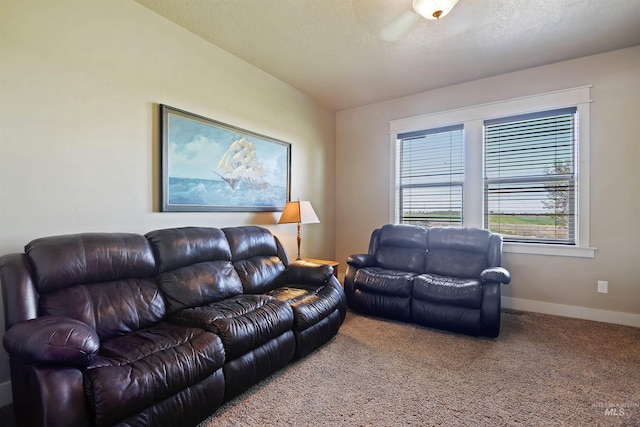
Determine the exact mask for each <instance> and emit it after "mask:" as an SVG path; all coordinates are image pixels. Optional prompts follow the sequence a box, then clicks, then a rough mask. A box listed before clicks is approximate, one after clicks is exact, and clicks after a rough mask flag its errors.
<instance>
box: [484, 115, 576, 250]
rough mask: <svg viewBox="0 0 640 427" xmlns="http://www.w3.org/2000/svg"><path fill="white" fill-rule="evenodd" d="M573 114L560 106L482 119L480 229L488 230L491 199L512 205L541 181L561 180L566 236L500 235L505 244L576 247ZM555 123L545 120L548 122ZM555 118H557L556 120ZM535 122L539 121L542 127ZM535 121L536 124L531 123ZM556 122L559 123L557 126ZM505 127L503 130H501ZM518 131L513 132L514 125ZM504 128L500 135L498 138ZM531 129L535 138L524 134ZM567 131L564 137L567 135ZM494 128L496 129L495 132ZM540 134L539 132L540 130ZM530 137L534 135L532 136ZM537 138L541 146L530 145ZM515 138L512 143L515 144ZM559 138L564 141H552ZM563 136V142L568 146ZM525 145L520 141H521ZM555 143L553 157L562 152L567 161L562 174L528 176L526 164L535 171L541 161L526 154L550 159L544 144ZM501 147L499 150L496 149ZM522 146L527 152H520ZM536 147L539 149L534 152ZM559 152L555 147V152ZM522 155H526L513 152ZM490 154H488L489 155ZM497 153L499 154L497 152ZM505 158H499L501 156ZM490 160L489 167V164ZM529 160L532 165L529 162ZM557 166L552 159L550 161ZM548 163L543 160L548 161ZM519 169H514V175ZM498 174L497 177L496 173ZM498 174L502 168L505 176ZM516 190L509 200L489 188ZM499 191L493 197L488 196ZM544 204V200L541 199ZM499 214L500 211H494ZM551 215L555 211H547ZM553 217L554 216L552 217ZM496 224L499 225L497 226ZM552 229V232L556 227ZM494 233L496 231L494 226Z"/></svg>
mask: <svg viewBox="0 0 640 427" xmlns="http://www.w3.org/2000/svg"><path fill="white" fill-rule="evenodd" d="M577 116H578V111H577V108H576V107H571V108H563V109H559V110H550V111H549V110H547V111H540V112H537V113H534V114H525V115H518V116H509V117H502V118H499V119H497V120H487V121H485V123H484V155H485V159H484V168H485V169H484V203H485V205H484V208H485V209H484V217H483V219H484V227H485V228H490V226H489V224H490V222H491V220H490V215H489V212H490V211H491V209H490V207H489V206H488V202H489V201H490V200H493V201H494V202H496V201H497V202H498V203H499V204H501V203H502V202H504V203H505V204H508V203H509V201H510V200H511V201H513V202H514V203H517V202H516V200H523V199H522V198H523V197H524V198H527V197H528V196H529V197H530V196H531V195H532V194H533V193H535V192H536V191H539V190H537V188H539V186H540V185H543V186H546V185H545V183H549V182H566V185H567V192H568V196H567V203H568V206H567V214H566V215H567V217H566V221H567V224H568V230H567V231H568V233H567V234H568V235H567V237H566V238H564V239H562V238H557V236H556V238H543V237H540V236H535V237H533V236H532V237H525V236H512V235H509V234H503V236H504V240H505V242H517V243H547V244H556V245H568V246H575V245H576V230H577V227H576V220H575V213H576V200H577V195H578V192H577V185H576V183H577V181H576V176H577V168H576V151H577V150H576V147H577V145H578V135H577ZM552 120H553V121H554V122H550V121H552ZM558 120H559V122H558ZM540 121H544V124H542V125H541V123H540ZM534 123H537V124H534ZM552 123H554V124H556V126H555V127H554V129H553V130H550V128H549V125H550V124H552ZM558 123H559V124H558ZM503 126H504V128H503ZM557 126H560V129H558V127H557ZM514 128H515V129H517V130H516V131H515V132H513V129H514ZM503 131H504V132H505V135H504V137H501V136H498V134H502V132H503ZM531 131H535V132H537V133H536V136H535V137H531V136H527V132H531ZM567 131H568V132H569V135H568V136H567ZM496 132H497V133H496ZM540 132H542V133H543V135H541V134H540ZM532 138H533V139H532ZM540 138H542V141H543V144H542V146H540V145H538V144H536V145H535V146H532V145H531V142H532V140H535V141H536V142H540V141H541V140H540ZM516 140H517V142H516ZM558 140H561V141H563V142H561V143H560V145H557V142H558ZM567 140H568V142H569V143H568V144H567ZM522 144H524V145H522ZM550 145H551V146H553V147H554V152H553V160H554V161H555V162H557V161H558V157H557V156H561V157H562V158H564V159H565V160H567V161H568V162H569V163H568V165H569V167H570V171H569V172H568V173H565V174H542V173H538V174H535V175H532V174H531V169H529V168H528V166H531V165H535V167H536V169H535V170H536V171H538V170H539V169H538V168H539V167H541V164H539V163H535V160H534V158H531V157H529V156H530V155H531V154H530V153H532V152H533V153H534V155H535V153H538V154H539V155H540V156H543V158H544V159H545V160H546V161H549V160H551V159H549V156H550V155H552V154H551V151H549V147H550ZM501 147H502V148H501ZM521 150H526V151H521ZM538 150H540V151H538ZM555 150H559V151H555ZM516 152H519V153H527V154H525V156H521V155H518V154H515V153H516ZM491 153H493V154H491ZM498 153H500V154H498ZM503 157H504V159H503ZM523 161H527V165H526V166H525V165H522V162H523ZM489 162H491V167H489ZM532 162H534V163H532ZM555 164H557V163H555ZM547 165H548V164H547ZM515 171H518V172H517V173H514V172H515ZM496 172H498V175H497V176H496V175H495V173H496ZM500 172H504V176H502V174H501V173H500ZM514 185H515V186H518V187H516V188H518V189H519V191H516V192H509V194H511V195H515V194H519V196H518V198H517V199H510V198H509V196H505V197H502V196H500V195H499V194H500V193H501V191H497V192H496V193H493V192H492V190H491V189H492V188H493V189H496V188H497V189H512V190H513V189H515V188H514V187H513V186H514ZM492 194H498V195H492ZM542 203H544V202H542ZM529 212H530V214H532V215H535V213H534V212H531V211H529ZM497 215H498V216H499V217H501V216H502V214H501V213H497ZM548 215H550V216H554V215H555V213H551V214H548ZM554 220H555V216H554ZM499 227H500V226H498V228H499ZM556 231H557V230H556ZM497 232H498V233H501V231H499V230H497Z"/></svg>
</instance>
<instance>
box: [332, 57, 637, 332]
mask: <svg viewBox="0 0 640 427" xmlns="http://www.w3.org/2000/svg"><path fill="white" fill-rule="evenodd" d="M469 66H473V64H469ZM638 76H640V46H638V47H634V48H630V49H625V50H620V51H615V52H609V53H605V54H601V55H596V56H590V57H585V58H581V59H576V60H572V61H566V62H562V63H557V64H552V65H548V66H543V67H538V68H532V69H528V70H524V71H520V72H514V73H510V74H505V75H501V76H497V77H493V78H488V79H483V80H478V81H473V82H468V83H464V84H460V85H456V86H450V87H446V88H443V89H439V90H434V91H430V92H425V93H420V94H416V95H413V96H409V97H404V98H400V99H394V100H390V101H387V102H383V103H378V104H375V105H369V106H365V107H361V108H355V109H351V110H346V111H341V112H339V113H338V114H337V117H336V127H337V131H336V135H337V136H336V138H337V141H336V176H337V182H338V183H339V184H338V187H337V193H336V216H337V218H338V222H337V229H336V256H337V259H339V260H345V259H346V258H347V257H348V256H349V255H350V254H352V253H361V252H366V251H367V248H368V242H369V235H370V233H371V231H372V230H373V229H374V228H375V227H379V226H380V225H382V224H385V223H386V222H388V221H389V203H390V202H389V200H390V194H389V193H390V186H389V180H390V172H389V171H390V161H391V160H390V156H389V152H390V151H389V150H390V142H389V134H388V132H389V121H390V120H394V119H399V118H404V117H411V116H417V115H422V114H428V113H434V112H440V111H446V110H450V109H456V108H461V107H467V106H472V105H477V104H482V103H487V102H493V101H501V100H506V99H510V98H517V97H522V96H527V95H534V94H540V93H545V92H550V91H556V90H561V89H568V88H573V87H578V86H584V85H593V88H592V91H591V94H592V98H593V103H592V105H591V192H590V196H591V206H590V216H591V223H590V224H591V226H590V234H591V239H590V240H591V241H590V244H591V246H594V247H596V248H597V252H596V256H595V258H594V259H584V258H568V257H552V256H540V255H524V254H511V253H509V254H505V256H504V265H505V266H506V267H508V268H509V269H510V270H511V273H512V275H513V282H512V284H511V285H509V286H504V287H503V295H506V296H508V297H510V298H509V299H508V301H509V302H510V303H511V304H512V306H514V307H519V306H520V307H525V308H526V307H530V308H536V309H540V310H542V311H548V312H554V313H557V314H563V313H564V314H567V315H577V316H578V317H587V318H589V317H592V318H599V319H612V320H622V321H623V322H626V323H635V324H638V325H639V326H640V323H639V322H638V319H640V316H638V314H640V262H639V260H640V245H639V244H638V238H639V237H640V221H638V212H640V187H639V185H640V167H639V166H638V163H639V161H640V121H639V120H638V112H639V111H640V78H638ZM425 78H428V76H425ZM598 280H608V281H609V293H608V294H599V293H597V292H596V283H597V281H598ZM576 307H578V308H577V309H576ZM600 310H604V312H601V311H600ZM611 312H614V313H611ZM616 312H619V313H621V314H620V315H619V316H616ZM622 313H627V314H622ZM628 313H631V315H628ZM612 314H613V316H612ZM583 315H584V316H583Z"/></svg>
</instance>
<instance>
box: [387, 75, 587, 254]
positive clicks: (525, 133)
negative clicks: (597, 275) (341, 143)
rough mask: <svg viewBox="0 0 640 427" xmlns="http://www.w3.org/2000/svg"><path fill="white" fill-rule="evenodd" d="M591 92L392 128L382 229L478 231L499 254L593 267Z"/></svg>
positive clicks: (402, 122) (412, 120) (518, 101)
mask: <svg viewBox="0 0 640 427" xmlns="http://www.w3.org/2000/svg"><path fill="white" fill-rule="evenodd" d="M590 102H591V88H590V87H589V86H584V87H579V88H575V89H568V90H562V91H557V92H549V93H545V94H541V95H533V96H527V97H523V98H514V99H510V100H506V101H500V102H492V103H488V104H481V105H475V106H471V107H466V108H460V109H457V110H449V111H443V112H438V113H433V114H426V115H423V116H416V117H408V118H404V119H398V120H393V121H391V122H390V142H391V151H390V154H391V156H392V157H394V156H395V157H394V159H395V161H394V162H392V164H391V166H392V175H391V178H392V180H391V191H392V192H391V194H392V195H394V199H393V200H392V201H391V203H390V210H389V213H390V222H398V223H411V224H422V225H431V226H433V225H463V226H468V227H486V228H489V229H491V230H492V231H494V232H498V233H500V234H502V235H503V237H504V239H505V243H504V246H503V248H504V252H506V253H508V252H517V253H524V254H537V255H559V256H576V257H588V258H593V257H594V256H595V248H592V247H590V246H589V176H590V173H589V169H590V164H589V151H590V150H589V144H590V136H589V121H590V118H589V105H590Z"/></svg>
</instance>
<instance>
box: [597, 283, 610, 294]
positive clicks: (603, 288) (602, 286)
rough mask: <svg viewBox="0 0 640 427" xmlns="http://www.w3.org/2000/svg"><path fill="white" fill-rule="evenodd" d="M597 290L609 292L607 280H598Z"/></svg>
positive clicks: (603, 292)
mask: <svg viewBox="0 0 640 427" xmlns="http://www.w3.org/2000/svg"><path fill="white" fill-rule="evenodd" d="M598 292H600V293H601V294H606V293H608V292H609V282H607V281H606V280H598Z"/></svg>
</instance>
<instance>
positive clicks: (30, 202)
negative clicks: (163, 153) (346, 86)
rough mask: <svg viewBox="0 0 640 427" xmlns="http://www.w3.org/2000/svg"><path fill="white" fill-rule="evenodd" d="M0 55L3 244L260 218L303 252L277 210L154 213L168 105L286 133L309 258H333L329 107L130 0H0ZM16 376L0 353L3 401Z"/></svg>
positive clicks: (7, 248) (9, 248) (16, 246)
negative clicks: (310, 213)
mask: <svg viewBox="0 0 640 427" xmlns="http://www.w3.org/2000/svg"><path fill="white" fill-rule="evenodd" d="M0 58H1V59H0V61H1V63H0V91H1V96H0V254H5V253H8V252H15V251H22V248H23V247H24V245H25V244H26V243H27V242H29V241H30V240H31V239H33V238H36V237H42V236H47V235H53V234H59V233H75V232H83V231H127V232H139V233H144V232H147V231H150V230H153V229H156V228H163V227H173V226H185V225H202V226H214V227H222V226H234V225H243V224H260V225H265V226H267V227H269V228H270V229H271V230H272V231H273V232H274V233H275V234H276V235H278V236H279V237H281V238H282V239H283V241H284V243H285V245H286V246H287V249H288V251H289V253H290V254H292V255H294V256H295V252H296V241H295V234H296V226H295V224H286V225H275V223H276V222H277V219H278V218H279V213H160V212H157V211H156V210H155V208H154V207H155V206H156V202H157V197H156V194H157V192H158V191H157V182H156V179H155V178H154V174H155V173H156V171H157V153H158V150H157V147H156V137H157V131H156V128H157V113H156V111H157V105H156V104H157V103H164V104H167V105H171V106H173V107H177V108H180V109H183V110H187V111H190V112H194V113H197V114H200V115H203V116H206V117H210V118H213V119H216V120H219V121H222V122H225V123H229V124H232V125H235V126H238V127H241V128H245V129H250V130H252V131H255V132H259V133H262V134H265V135H269V136H272V137H274V138H278V139H282V140H285V141H288V142H291V143H292V189H291V196H292V198H294V199H295V198H298V197H299V198H300V199H302V200H310V201H311V202H312V204H313V206H314V208H315V210H316V212H317V214H318V216H319V218H320V220H321V223H320V224H310V225H307V226H303V255H304V256H309V257H316V258H332V257H333V256H334V248H335V240H334V229H335V212H334V188H335V162H334V159H335V120H334V117H335V115H334V113H333V112H330V111H328V110H326V109H324V108H322V107H320V106H318V105H317V104H315V103H314V102H312V101H311V100H310V99H309V98H308V97H306V96H305V95H303V94H301V93H300V92H298V91H296V90H294V89H293V88H291V87H290V86H288V85H286V84H284V83H282V82H281V81H279V80H277V79H275V78H273V77H272V76H270V75H267V74H265V73H264V72H262V71H260V70H258V69H256V68H255V67H253V66H250V65H248V64H247V63H245V62H242V61H240V60H238V59H237V58H235V57H233V56H231V55H230V54H228V53H226V52H225V51H222V50H220V49H217V48H215V47H213V46H212V45H211V44H209V43H207V42H205V41H204V40H202V39H201V38H199V37H197V36H195V35H193V34H191V33H188V32H187V31H185V30H183V29H181V28H179V27H178V26H176V25H174V24H172V23H170V22H169V21H167V20H165V19H164V18H162V17H160V16H159V15H156V14H154V13H153V12H151V11H149V10H148V9H146V8H144V7H142V6H140V5H139V4H137V3H135V2H133V1H124V0H112V1H84V0H76V1H73V0H69V1H66V0H56V1H27V0H9V1H5V0H3V1H2V2H0ZM0 322H2V323H3V321H0ZM0 326H1V327H2V329H1V330H4V326H3V325H0ZM8 378H9V374H8V362H7V358H6V355H5V354H4V353H3V350H0V404H2V403H4V402H3V389H2V383H3V382H4V381H7V380H8ZM5 388H6V387H5ZM5 391H6V390H5ZM5 395H6V394H5Z"/></svg>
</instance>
